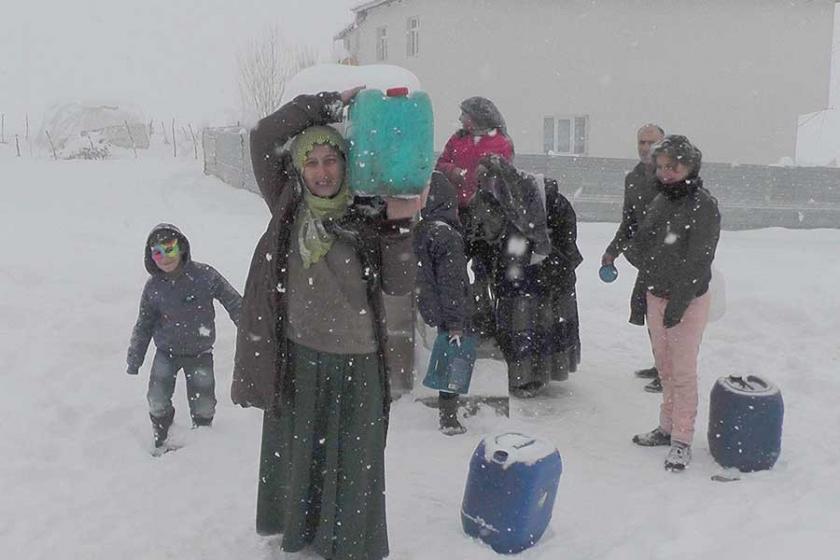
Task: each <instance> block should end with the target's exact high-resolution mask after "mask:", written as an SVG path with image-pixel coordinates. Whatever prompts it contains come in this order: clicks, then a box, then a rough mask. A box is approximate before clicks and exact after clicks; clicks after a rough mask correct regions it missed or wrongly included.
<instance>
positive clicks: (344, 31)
mask: <svg viewBox="0 0 840 560" xmlns="http://www.w3.org/2000/svg"><path fill="white" fill-rule="evenodd" d="M355 29H356V22H355V21H354V22H353V23H350V24H348V25H347V26H346V27H345V28H344V29H342V30H341V31H339V32H338V33H336V34H335V35H334V36H333V40H334V41H341V40H342V39H344V37H346V36H347V34H348V33H351V32H352V31H353V30H355Z"/></svg>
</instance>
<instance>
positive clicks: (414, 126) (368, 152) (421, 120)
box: [346, 88, 435, 196]
mask: <svg viewBox="0 0 840 560" xmlns="http://www.w3.org/2000/svg"><path fill="white" fill-rule="evenodd" d="M346 136H347V140H348V141H349V144H350V149H349V154H348V158H347V177H348V181H349V184H350V189H351V190H352V191H353V192H354V193H356V194H365V195H381V196H416V195H419V194H420V193H421V192H422V191H423V189H424V188H425V187H426V185H428V184H429V179H430V178H431V176H432V171H433V170H434V166H435V154H434V116H433V114H432V101H431V99H429V96H428V94H426V93H425V92H422V91H415V92H412V93H411V94H409V93H408V88H392V89H389V90H387V92H386V93H384V94H383V93H382V91H381V90H378V89H365V90H362V91H360V92H359V93H357V94H356V97H355V99H354V100H353V103H352V105H350V112H349V116H348V127H347V132H346Z"/></svg>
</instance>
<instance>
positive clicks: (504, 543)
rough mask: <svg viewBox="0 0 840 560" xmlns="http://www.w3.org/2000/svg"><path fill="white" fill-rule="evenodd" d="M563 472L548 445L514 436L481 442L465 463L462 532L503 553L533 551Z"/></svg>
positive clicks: (506, 435)
mask: <svg viewBox="0 0 840 560" xmlns="http://www.w3.org/2000/svg"><path fill="white" fill-rule="evenodd" d="M562 472H563V462H562V461H561V459H560V453H559V452H558V451H557V449H556V448H555V447H554V446H553V445H551V444H550V443H548V442H545V441H542V440H539V439H535V438H532V437H529V436H526V435H524V434H519V433H507V434H501V435H497V436H488V437H486V438H484V439H483V440H482V441H481V443H479V444H478V447H477V448H476V450H475V453H473V456H472V459H471V460H470V473H469V476H468V478H467V487H466V490H465V491H464V502H463V504H462V505H461V524H462V526H463V527H464V531H465V532H466V533H467V534H468V535H470V536H472V537H477V538H479V539H481V540H482V541H484V542H486V543H487V544H488V545H490V546H491V547H492V548H493V550H495V551H496V552H500V553H504V554H514V553H517V552H521V551H523V550H525V549H526V548H530V547H531V546H534V544H536V542H537V541H539V540H540V538H541V537H542V535H543V533H544V532H545V529H546V527H548V523H549V521H551V513H552V510H553V509H554V499H555V498H556V497H557V486H558V485H559V483H560V475H561V473H562Z"/></svg>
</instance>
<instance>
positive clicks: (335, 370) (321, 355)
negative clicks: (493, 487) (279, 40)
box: [231, 88, 420, 560]
mask: <svg viewBox="0 0 840 560" xmlns="http://www.w3.org/2000/svg"><path fill="white" fill-rule="evenodd" d="M360 89H361V88H354V89H351V90H347V91H344V92H342V93H338V92H322V93H319V94H317V95H301V96H299V97H296V98H295V99H294V100H293V101H291V102H289V103H287V104H286V105H284V106H282V107H281V108H280V109H278V110H277V111H276V112H275V113H273V114H271V115H269V116H268V117H265V118H264V119H262V120H261V121H259V123H258V124H257V126H256V127H255V128H254V129H253V130H252V131H251V138H250V139H251V159H252V164H253V168H254V174H255V176H256V179H257V184H258V185H259V188H260V192H261V193H262V195H263V198H264V199H265V201H266V203H267V204H268V207H269V210H270V211H271V217H270V220H269V223H268V228H267V230H266V232H265V234H264V235H263V236H262V238H261V239H260V240H259V242H258V243H257V247H256V249H255V251H254V256H253V259H252V261H251V268H250V271H249V274H248V280H247V282H246V285H245V295H244V298H243V304H242V317H241V320H240V323H239V332H238V335H237V345H236V359H235V365H234V376H233V385H232V389H231V396H232V399H233V401H234V403H236V404H239V405H241V406H244V407H249V406H253V407H257V408H261V409H263V410H264V414H263V426H262V449H261V459H260V469H259V470H260V472H259V483H258V487H259V491H258V497H257V532H259V533H260V534H263V535H271V534H279V533H282V534H283V537H282V541H281V547H282V549H283V550H287V551H298V550H301V549H303V548H306V547H311V549H313V550H314V551H315V552H316V553H317V554H319V555H320V556H322V557H324V558H329V559H331V560H350V559H353V560H357V559H365V560H379V559H381V558H384V557H386V556H388V536H387V528H386V521H385V468H384V454H385V438H386V430H387V424H388V412H389V404H390V395H389V386H388V372H387V370H386V364H385V356H384V352H385V348H386V342H385V340H386V333H387V331H386V325H385V313H384V305H383V294H391V295H398V294H408V293H410V292H411V290H412V289H413V287H414V272H415V264H414V258H413V251H412V226H413V216H414V215H415V214H416V212H417V211H418V210H419V207H420V204H419V197H418V198H414V199H412V198H399V199H392V198H388V197H385V199H384V202H385V204H384V208H382V207H380V206H375V207H362V205H361V204H358V203H356V202H355V201H354V198H353V195H352V194H351V192H350V190H349V186H348V183H347V181H346V173H345V171H346V167H347V154H348V148H347V143H346V142H345V139H344V138H343V137H342V136H341V134H339V133H338V131H337V130H336V129H334V128H332V127H331V126H329V124H330V123H334V122H337V121H339V120H340V118H341V116H342V109H343V107H344V106H345V105H348V104H349V103H350V102H351V100H353V98H354V97H355V96H356V94H357V92H358V91H359V90H360ZM287 143H288V145H287Z"/></svg>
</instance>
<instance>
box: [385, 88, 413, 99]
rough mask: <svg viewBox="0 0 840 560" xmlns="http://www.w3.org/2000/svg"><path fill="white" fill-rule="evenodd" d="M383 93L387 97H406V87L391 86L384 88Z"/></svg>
mask: <svg viewBox="0 0 840 560" xmlns="http://www.w3.org/2000/svg"><path fill="white" fill-rule="evenodd" d="M385 95H387V96H388V97H406V96H408V88H407V87H392V88H388V89H386V90H385Z"/></svg>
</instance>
